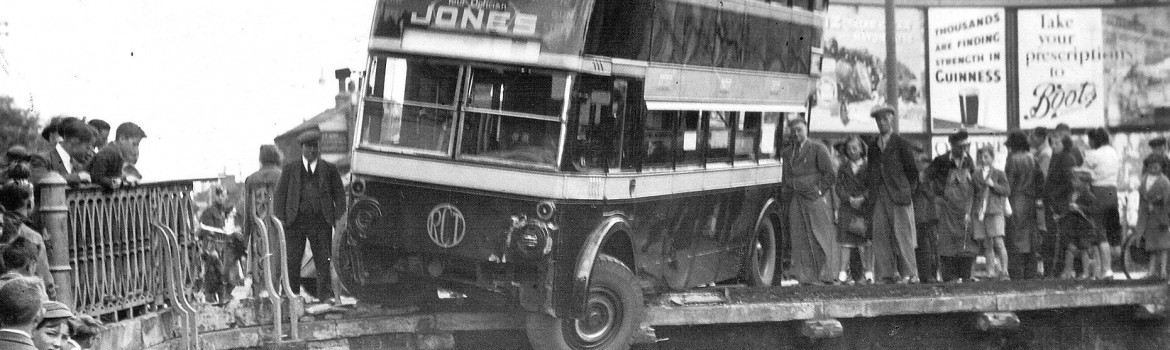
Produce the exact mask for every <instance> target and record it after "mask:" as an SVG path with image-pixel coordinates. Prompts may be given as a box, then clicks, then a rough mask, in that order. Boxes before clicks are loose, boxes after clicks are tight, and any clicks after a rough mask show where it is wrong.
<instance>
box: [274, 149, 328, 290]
mask: <svg viewBox="0 0 1170 350" xmlns="http://www.w3.org/2000/svg"><path fill="white" fill-rule="evenodd" d="M320 139H321V133H320V132H319V131H317V130H308V131H305V132H302V133H301V134H300V136H298V137H297V141H298V142H300V144H301V159H299V161H293V162H290V163H288V164H285V166H284V169H282V171H281V174H280V182H279V183H278V184H277V186H276V195H275V196H274V197H273V206H272V207H273V211H274V213H273V214H274V215H276V217H277V218H278V219H280V220H281V221H282V222H283V223H284V228H285V237H286V238H287V241H288V242H287V247H288V255H289V256H288V273H289V276H290V278H289V282H290V284H291V285H292V288H293V291H294V292H295V291H299V290H300V288H299V286H300V281H299V276H300V275H301V273H300V272H301V258H302V256H303V255H304V250H305V240H306V239H307V240H309V244H310V245H311V248H312V252H313V264H314V266H315V267H316V268H317V295H318V296H319V297H320V298H321V299H322V300H325V299H327V296H328V295H329V294H330V291H329V288H330V285H331V284H332V279H331V278H330V269H329V258H330V255H331V254H332V253H331V250H332V248H331V246H332V242H333V235H332V232H333V223H334V222H336V221H337V220H338V219H339V218H340V217H341V215H342V213H344V212H345V190H344V188H342V185H341V175H340V174H338V172H337V168H336V167H335V166H334V165H333V164H330V163H329V162H326V161H325V160H322V159H320V158H321V151H320V148H318V146H317V142H318V141H319V140H320Z"/></svg>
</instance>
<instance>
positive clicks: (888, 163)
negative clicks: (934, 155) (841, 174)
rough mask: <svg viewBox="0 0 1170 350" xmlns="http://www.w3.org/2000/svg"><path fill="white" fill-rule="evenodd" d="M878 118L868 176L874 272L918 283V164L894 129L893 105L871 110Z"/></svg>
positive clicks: (910, 148)
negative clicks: (916, 221)
mask: <svg viewBox="0 0 1170 350" xmlns="http://www.w3.org/2000/svg"><path fill="white" fill-rule="evenodd" d="M870 116H871V117H873V118H874V119H875V120H876V121H877V125H878V132H879V133H880V135H878V137H877V140H875V142H873V143H871V144H870V145H869V152H868V154H869V159H868V163H869V164H870V165H869V167H867V168H866V169H867V171H868V172H869V174H868V176H866V181H867V182H868V185H869V186H868V187H869V188H870V191H873V192H872V193H871V196H873V197H872V198H874V209H873V222H872V228H871V229H872V231H873V246H874V257H875V260H876V261H875V262H876V265H875V269H874V272H875V274H876V275H877V278H878V279H881V280H884V281H887V282H890V281H894V282H898V283H918V281H919V280H918V263H917V261H916V260H915V256H914V248H915V246H916V245H917V240H918V238H917V232H916V231H915V227H914V201H913V193H914V189H915V187H916V186H917V185H918V166H917V164H916V163H915V161H914V152H913V151H912V147H913V146H911V145H910V142H909V141H906V139H904V138H902V137H901V136H899V135H898V134H897V133H896V132H894V128H893V119H894V118H895V117H896V115H895V112H894V109H893V108H892V107H890V106H885V105H881V106H877V107H874V109H873V111H871V112H870Z"/></svg>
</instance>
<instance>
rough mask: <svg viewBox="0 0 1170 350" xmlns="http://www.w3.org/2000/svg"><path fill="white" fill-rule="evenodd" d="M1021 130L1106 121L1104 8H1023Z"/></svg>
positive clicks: (1108, 53)
mask: <svg viewBox="0 0 1170 350" xmlns="http://www.w3.org/2000/svg"><path fill="white" fill-rule="evenodd" d="M1018 18H1019V22H1018V23H1019V42H1020V54H1019V56H1018V59H1019V67H1020V70H1019V72H1020V128H1021V129H1032V128H1035V127H1038V126H1043V127H1048V128H1052V127H1055V126H1056V125H1057V124H1060V123H1064V124H1068V125H1069V126H1071V127H1074V128H1088V127H1095V126H1101V125H1105V87H1104V79H1103V73H1102V72H1103V71H1102V70H1103V67H1104V66H1103V64H1104V62H1106V61H1108V60H1112V59H1114V58H1116V57H1119V56H1124V54H1121V53H1118V52H1111V51H1108V50H1106V49H1105V48H1104V47H1102V31H1101V25H1102V23H1101V10H1100V9H1052V10H1048V9H1045V10H1021V11H1020V12H1019V17H1018Z"/></svg>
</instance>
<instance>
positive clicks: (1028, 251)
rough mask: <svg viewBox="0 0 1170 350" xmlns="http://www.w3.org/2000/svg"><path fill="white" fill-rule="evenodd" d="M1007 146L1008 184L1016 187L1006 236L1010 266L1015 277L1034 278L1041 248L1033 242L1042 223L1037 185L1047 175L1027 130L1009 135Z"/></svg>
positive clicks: (1010, 199) (1009, 269)
mask: <svg viewBox="0 0 1170 350" xmlns="http://www.w3.org/2000/svg"><path fill="white" fill-rule="evenodd" d="M1007 148H1008V150H1009V151H1010V153H1009V154H1008V158H1007V165H1006V166H1005V167H1004V173H1005V174H1006V175H1007V179H1008V186H1009V187H1011V189H1012V193H1011V195H1010V196H1009V197H1008V203H1010V204H1011V208H1012V212H1013V214H1012V216H1011V217H1009V218H1008V219H1007V231H1006V236H1005V237H1004V243H1005V244H1006V245H1007V251H1008V257H1009V258H1010V261H1011V264H1009V265H1008V266H1007V268H1008V272H1009V274H1011V275H1012V276H1015V277H1016V278H1025V279H1029V278H1032V277H1033V275H1034V273H1035V266H1036V263H1035V259H1034V256H1035V255H1036V253H1037V251H1036V248H1038V247H1033V246H1032V244H1033V242H1036V241H1037V240H1038V239H1037V238H1038V236H1039V232H1038V228H1039V226H1040V223H1039V222H1038V221H1037V219H1038V218H1039V217H1038V215H1040V213H1038V212H1037V208H1036V199H1037V198H1036V197H1037V188H1036V187H1037V186H1039V185H1040V182H1041V179H1043V174H1042V173H1041V172H1040V168H1039V167H1038V165H1037V162H1036V158H1035V157H1034V156H1033V155H1032V152H1031V147H1030V145H1029V144H1028V137H1027V136H1026V135H1024V133H1023V132H1019V131H1017V132H1013V133H1011V134H1009V135H1008V140H1007Z"/></svg>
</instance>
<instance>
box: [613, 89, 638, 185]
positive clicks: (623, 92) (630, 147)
mask: <svg viewBox="0 0 1170 350" xmlns="http://www.w3.org/2000/svg"><path fill="white" fill-rule="evenodd" d="M642 94H643V92H642V81H640V80H632V79H625V78H618V79H614V82H613V113H614V118H616V120H615V123H617V124H615V125H617V126H618V127H619V128H620V130H621V142H619V143H618V144H619V146H620V147H621V153H620V155H621V160H620V162H621V170H622V171H625V172H630V171H638V170H640V169H641V164H642V163H641V162H642V161H643V155H645V153H644V150H643V148H642V139H643V137H644V136H643V130H642V128H639V127H638V125H641V124H642V116H643V115H644V113H643V111H644V109H643V106H644V103H642Z"/></svg>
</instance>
